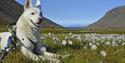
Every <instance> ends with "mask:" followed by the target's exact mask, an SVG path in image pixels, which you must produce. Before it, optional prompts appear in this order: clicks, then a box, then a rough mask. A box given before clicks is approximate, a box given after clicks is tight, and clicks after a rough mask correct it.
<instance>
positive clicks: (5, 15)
mask: <svg viewBox="0 0 125 63" xmlns="http://www.w3.org/2000/svg"><path fill="white" fill-rule="evenodd" d="M23 11H24V10H23V6H22V5H21V4H19V3H17V2H16V1H15V0H0V23H3V22H6V23H16V21H17V20H18V18H19V17H20V15H21V14H22V12H23ZM43 20H44V21H43V24H42V26H43V27H44V28H63V27H62V26H60V25H58V24H56V23H54V22H53V21H51V20H49V19H47V18H45V17H44V19H43Z"/></svg>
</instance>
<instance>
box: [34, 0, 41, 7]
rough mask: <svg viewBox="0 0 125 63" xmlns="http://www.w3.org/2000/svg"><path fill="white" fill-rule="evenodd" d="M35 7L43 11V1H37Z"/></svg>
mask: <svg viewBox="0 0 125 63" xmlns="http://www.w3.org/2000/svg"><path fill="white" fill-rule="evenodd" d="M35 7H37V8H39V9H41V0H36V4H35Z"/></svg>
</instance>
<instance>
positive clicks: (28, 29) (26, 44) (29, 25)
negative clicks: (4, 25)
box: [0, 0, 61, 63]
mask: <svg viewBox="0 0 125 63" xmlns="http://www.w3.org/2000/svg"><path fill="white" fill-rule="evenodd" d="M40 5H41V4H40V0H37V3H36V6H35V7H33V6H32V1H31V0H27V1H26V4H25V6H24V13H23V14H22V15H21V17H20V18H19V20H18V22H17V24H16V27H17V29H16V36H17V38H18V39H19V40H20V41H21V43H22V45H21V51H22V53H23V54H24V55H25V56H26V57H28V58H30V59H32V60H35V61H38V60H43V61H46V60H49V61H50V62H52V63H60V62H61V61H60V60H58V59H57V58H59V57H61V55H58V54H54V53H49V52H45V51H42V46H41V45H40V33H39V27H37V26H39V25H40V24H39V18H41V16H40V7H41V6H40ZM31 21H32V22H31ZM37 23H38V24H37ZM4 34H6V35H7V36H5V35H4ZM10 35H11V33H9V32H7V33H2V34H1V36H0V37H1V38H2V40H1V42H0V43H1V47H4V45H5V44H6V42H7V41H6V40H7V37H9V36H10ZM2 36H3V37H2ZM28 38H29V39H31V40H32V41H33V42H34V43H36V44H37V48H38V49H39V51H37V52H38V53H39V54H40V55H36V54H34V53H33V49H34V45H33V44H32V43H31V42H30V40H29V39H28Z"/></svg>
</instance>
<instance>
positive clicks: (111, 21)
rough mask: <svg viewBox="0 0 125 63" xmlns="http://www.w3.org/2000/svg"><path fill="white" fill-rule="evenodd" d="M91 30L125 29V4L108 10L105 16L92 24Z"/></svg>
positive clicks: (89, 27)
mask: <svg viewBox="0 0 125 63" xmlns="http://www.w3.org/2000/svg"><path fill="white" fill-rule="evenodd" d="M87 29H89V30H125V5H124V6H119V7H115V8H113V9H111V10H110V11H108V12H107V13H106V14H105V15H104V17H102V18H101V19H99V20H98V21H97V22H95V23H93V24H90V25H89V26H88V27H87Z"/></svg>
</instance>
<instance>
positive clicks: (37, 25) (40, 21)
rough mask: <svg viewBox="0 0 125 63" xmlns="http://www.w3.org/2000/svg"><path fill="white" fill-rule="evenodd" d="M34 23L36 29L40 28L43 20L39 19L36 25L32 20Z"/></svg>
mask: <svg viewBox="0 0 125 63" xmlns="http://www.w3.org/2000/svg"><path fill="white" fill-rule="evenodd" d="M30 21H31V22H32V24H33V25H35V26H36V27H40V24H41V23H42V21H43V19H42V18H39V19H38V22H37V23H34V22H33V21H32V20H30Z"/></svg>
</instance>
